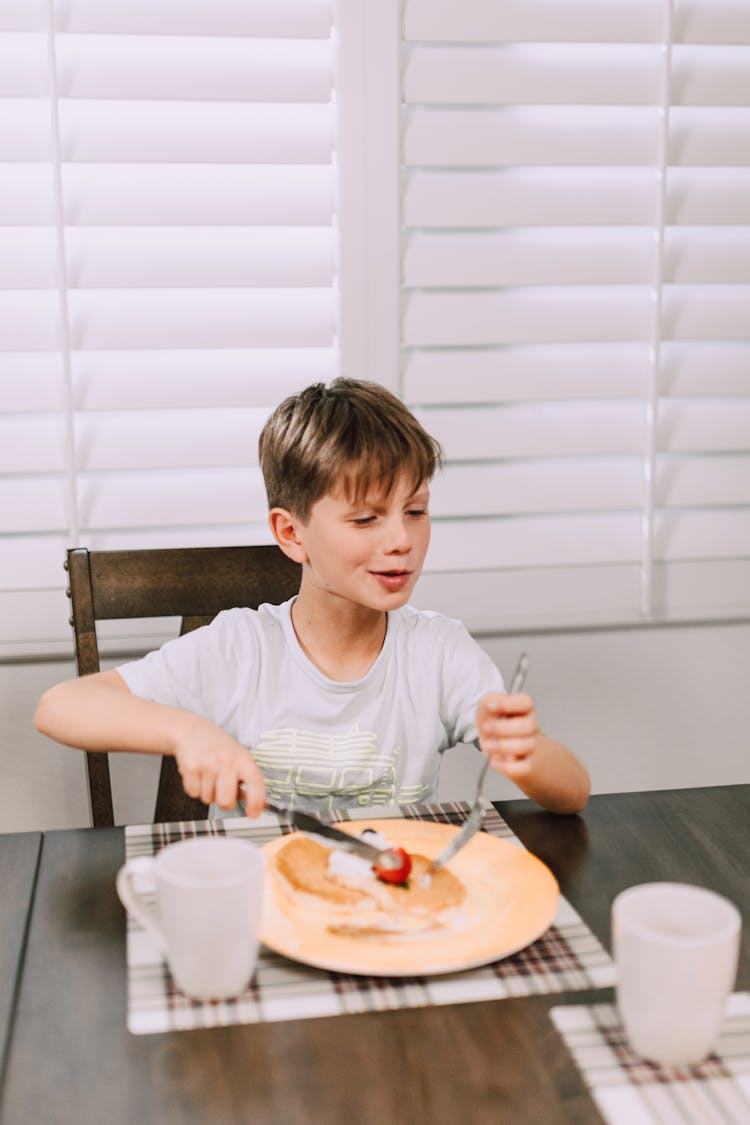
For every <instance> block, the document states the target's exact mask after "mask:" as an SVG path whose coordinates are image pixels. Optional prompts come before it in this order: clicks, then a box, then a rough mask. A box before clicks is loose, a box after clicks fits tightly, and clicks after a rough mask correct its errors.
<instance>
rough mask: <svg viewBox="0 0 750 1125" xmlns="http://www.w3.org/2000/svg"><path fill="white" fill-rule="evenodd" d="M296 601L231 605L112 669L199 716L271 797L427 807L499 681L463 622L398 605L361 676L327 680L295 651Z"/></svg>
mask: <svg viewBox="0 0 750 1125" xmlns="http://www.w3.org/2000/svg"><path fill="white" fill-rule="evenodd" d="M293 600H294V599H291V600H290V601H288V602H284V603H283V604H282V605H262V606H260V608H259V609H258V610H257V611H255V610H250V609H231V610H227V611H226V612H224V613H220V614H219V616H218V617H217V618H216V619H215V620H214V621H213V623H212V624H211V625H208V626H206V627H205V628H203V629H197V630H195V631H194V632H192V633H188V634H186V635H185V636H183V637H180V638H178V639H176V640H174V641H169V642H168V643H167V644H165V645H164V646H163V647H162V648H161V649H159V650H158V651H157V652H152V653H150V654H149V655H148V656H146V657H144V658H143V659H142V660H137V661H133V662H131V663H129V664H124V665H122V666H121V667H120V668H119V669H118V671H119V672H120V675H121V676H122V677H123V679H124V680H125V682H126V684H127V685H128V687H129V688H130V690H131V691H132V692H133V694H134V695H137V696H140V697H142V698H143V699H149V700H153V701H156V702H159V703H166V704H170V705H172V706H175V707H181V708H184V709H185V710H188V711H192V712H195V713H197V714H200V715H203V716H205V717H206V718H209V719H211V720H213V722H215V723H217V724H218V725H219V726H220V727H223V728H224V730H226V731H228V732H229V733H230V734H232V735H233V736H234V737H235V738H236V739H237V741H238V742H240V743H241V744H242V745H243V746H246V747H247V748H248V750H250V751H251V753H252V755H253V757H254V759H255V761H256V762H257V764H258V765H259V767H260V768H261V770H262V771H263V776H264V778H265V783H266V791H267V797H268V799H269V800H270V801H275V802H278V803H279V804H280V805H285V806H287V807H293V806H294V805H298V806H300V807H305V808H311V809H316V810H318V811H324V810H326V809H333V808H346V807H352V806H355V805H367V806H370V805H388V804H394V803H399V804H410V803H412V802H418V801H432V800H435V799H436V796H437V780H438V772H439V768H440V759H441V755H442V753H443V752H444V751H445V750H446V749H448V748H449V747H452V746H455V745H456V744H457V743H459V742H476V741H477V737H478V736H477V729H476V723H475V712H476V706H477V703H478V701H479V699H480V698H481V697H482V696H483V695H484V694H485V692H487V691H491V690H494V689H499V690H502V687H503V681H502V677H501V676H500V673H499V671H498V670H497V668H496V667H495V665H494V664H493V663H492V661H491V660H490V658H489V656H487V654H486V653H485V652H484V651H483V650H482V649H481V648H480V647H479V645H478V644H477V643H476V642H475V641H474V640H473V639H472V637H471V636H470V635H469V633H468V631H467V629H466V627H465V626H464V625H463V624H462V623H461V622H460V621H455V620H452V619H451V618H448V617H444V616H443V615H442V614H439V613H432V612H428V611H424V610H416V609H413V608H412V607H411V606H404V607H403V608H401V609H398V610H395V611H394V612H391V613H389V614H388V626H387V630H386V637H385V642H384V644H383V648H382V649H381V651H380V654H379V655H378V658H377V660H376V661H375V662H374V664H373V665H372V667H371V668H370V670H369V671H368V672H367V674H366V675H365V676H363V677H362V679H360V680H356V681H353V682H351V683H340V682H338V681H335V680H329V679H328V678H327V677H326V676H324V675H323V674H322V672H320V671H319V670H318V669H317V668H316V667H315V666H314V665H313V664H312V663H311V662H310V660H309V659H308V658H307V656H306V655H305V653H304V652H303V651H302V649H301V648H300V645H299V642H298V640H297V636H296V634H295V632H294V628H293V626H292V621H291V606H292V602H293Z"/></svg>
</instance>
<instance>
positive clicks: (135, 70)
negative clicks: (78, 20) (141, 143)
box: [57, 34, 332, 103]
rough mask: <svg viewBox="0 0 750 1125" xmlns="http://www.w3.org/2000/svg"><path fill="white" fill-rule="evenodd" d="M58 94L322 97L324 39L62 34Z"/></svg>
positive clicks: (326, 70) (327, 87) (327, 89)
mask: <svg viewBox="0 0 750 1125" xmlns="http://www.w3.org/2000/svg"><path fill="white" fill-rule="evenodd" d="M57 50H58V59H59V64H60V78H61V88H60V93H61V95H62V97H64V98H93V99H99V98H117V99H128V98H149V99H153V100H155V101H158V100H162V99H163V100H167V101H168V100H173V99H184V100H186V101H190V102H194V101H195V100H196V99H203V98H205V99H206V100H207V101H209V102H214V101H222V102H242V101H260V102H300V103H302V102H318V101H320V102H327V101H328V100H329V99H330V96H331V84H332V76H331V61H332V60H331V49H330V44H329V42H328V40H327V39H308V40H304V39H269V38H265V39H262V40H261V39H257V40H256V39H247V38H227V37H219V36H202V37H200V38H197V37H195V36H190V35H175V36H166V35H158V36H148V35H138V36H124V35H92V34H86V35H76V34H66V35H61V36H60V38H59V43H58V48H57Z"/></svg>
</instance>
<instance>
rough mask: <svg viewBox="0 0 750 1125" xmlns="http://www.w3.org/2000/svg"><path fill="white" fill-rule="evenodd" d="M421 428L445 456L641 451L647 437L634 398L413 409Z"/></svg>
mask: <svg viewBox="0 0 750 1125" xmlns="http://www.w3.org/2000/svg"><path fill="white" fill-rule="evenodd" d="M415 413H416V415H417V417H418V418H419V419H420V421H421V422H422V424H423V425H424V426H425V428H426V429H427V430H428V431H429V432H430V433H432V434H434V435H435V437H436V438H437V439H438V441H440V442H441V444H442V445H443V447H444V449H445V452H446V455H447V457H448V458H449V459H450V460H456V461H472V460H479V459H482V460H489V459H492V458H497V459H499V458H506V457H558V456H565V455H570V456H575V455H576V454H589V455H594V454H599V453H603V454H618V453H635V454H640V453H642V450H643V448H644V442H645V437H646V428H645V426H646V424H645V414H644V410H643V408H642V405H641V404H640V403H638V402H634V401H626V402H614V401H605V402H601V403H595V402H591V403H587V404H586V406H585V407H584V408H583V409H582V408H581V406H580V405H579V404H578V403H575V402H572V403H571V402H565V403H550V402H547V403H544V404H539V403H534V404H530V405H524V404H515V403H514V404H512V405H502V406H501V405H493V404H487V405H485V406H482V407H464V408H459V409H455V410H449V409H445V410H443V409H439V408H430V407H418V408H416V410H415Z"/></svg>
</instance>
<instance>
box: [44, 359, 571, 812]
mask: <svg viewBox="0 0 750 1125" xmlns="http://www.w3.org/2000/svg"><path fill="white" fill-rule="evenodd" d="M259 450H260V464H261V468H262V471H263V476H264V480H265V483H266V490H267V493H268V505H269V524H270V527H271V531H272V533H273V536H274V538H275V540H276V542H277V543H278V545H279V547H280V548H281V550H282V551H284V552H285V554H287V555H289V557H290V558H292V559H294V560H296V561H297V562H299V563H301V565H302V579H301V584H300V590H299V594H298V595H297V597H296V598H293V599H291V601H289V602H287V603H285V604H283V605H281V606H270V605H265V606H261V607H260V609H259V610H258V611H257V612H256V611H254V610H247V609H234V610H229V611H227V612H226V613H222V614H220V615H219V616H218V617H217V618H216V620H215V621H214V622H213V623H212V624H211V625H209V626H206V627H205V628H203V629H199V630H196V631H195V632H193V633H189V634H187V635H185V636H184V637H181V638H179V639H177V640H174V641H170V642H168V643H167V644H166V645H165V646H164V647H163V648H162V649H160V650H159V651H158V652H155V653H151V654H149V655H148V656H146V657H145V658H143V659H142V660H138V661H133V662H131V663H128V664H124V665H122V666H121V667H120V668H119V669H117V670H115V671H109V672H101V673H98V674H96V675H93V676H86V677H83V678H80V679H76V680H71V681H68V682H67V683H63V684H59V685H57V686H56V687H54V688H52V689H50V691H48V692H46V693H45V695H44V696H43V697H42V699H41V700H40V703H39V706H38V708H37V714H36V725H37V728H38V729H39V730H40V731H43V732H44V733H45V734H48V735H50V736H51V737H53V738H55V739H58V740H59V741H61V742H65V743H68V744H69V745H74V746H78V747H81V748H83V749H86V750H129V751H142V752H145V753H156V754H173V755H174V756H175V758H176V760H177V765H178V768H179V771H180V774H181V777H182V782H183V785H184V788H185V790H186V792H187V793H188V794H189V795H190V796H191V797H199V798H200V799H201V800H202V801H204V802H205V803H206V804H211V803H214V804H216V805H218V806H219V807H220V808H222V809H231V808H234V807H235V805H236V803H237V799H238V793H239V792H242V793H243V794H244V803H245V808H246V811H247V813H248V815H249V816H257V815H258V814H259V813H260V811H261V809H262V808H263V804H264V801H265V800H266V799H270V800H273V801H275V802H278V803H279V804H281V805H287V806H292V805H294V804H300V805H303V806H305V807H307V808H312V809H315V810H317V811H323V812H324V811H325V810H326V809H332V808H336V807H347V806H352V805H357V804H360V805H378V804H391V803H394V802H399V803H403V804H407V803H412V802H417V801H430V800H435V799H436V789H437V778H438V771H439V765H440V757H441V754H442V752H443V751H444V750H445V749H447V748H449V747H450V746H452V745H455V744H456V743H457V742H468V741H474V742H476V743H477V744H478V745H479V746H480V748H481V749H482V750H483V752H484V753H485V754H487V755H488V756H489V758H490V761H491V764H492V766H493V767H494V768H495V769H496V770H498V771H499V772H501V773H503V774H505V775H506V776H508V777H510V778H512V779H513V781H515V782H516V784H517V785H518V786H519V787H520V788H521V789H522V790H523V792H524V793H526V794H527V795H528V796H530V797H532V798H534V799H535V800H536V801H537V802H538V803H539V804H541V805H543V806H544V807H546V808H548V809H551V810H553V811H556V812H563V813H564V812H577V811H579V810H580V809H581V808H583V806H584V805H585V804H586V801H587V799H588V795H589V780H588V775H587V773H586V770H585V769H584V767H583V766H582V765H581V763H580V762H579V761H578V760H577V758H576V757H575V756H574V755H573V754H572V753H571V752H570V751H569V750H568V749H566V748H565V747H564V746H562V745H561V744H559V743H556V742H553V741H552V740H550V739H549V738H547V737H546V735H544V734H543V733H542V732H541V730H540V729H539V727H538V725H537V720H536V714H535V711H534V705H533V702H532V700H531V698H530V697H529V696H528V695H525V694H520V693H519V694H517V695H513V696H510V695H508V694H506V693H504V692H503V682H502V679H501V677H500V674H499V672H498V671H497V669H496V668H495V666H494V664H493V663H492V661H491V660H490V659H489V657H488V656H487V655H486V654H485V653H484V652H483V650H482V649H481V648H480V647H479V646H478V645H477V644H476V643H475V641H474V640H473V639H472V638H471V637H470V636H469V634H468V632H467V630H466V629H465V628H464V626H463V625H462V624H461V623H460V622H458V621H453V620H450V619H449V618H446V617H444V616H442V615H441V614H436V613H428V612H424V611H417V610H415V609H413V608H411V607H410V606H409V605H408V604H407V603H408V601H409V597H410V596H411V592H412V590H413V589H414V586H415V584H416V582H417V579H418V578H419V575H420V573H421V570H422V566H423V563H424V558H425V554H426V552H427V546H428V543H429V539H430V519H429V514H428V501H429V482H430V480H431V479H432V476H433V474H434V472H435V470H436V468H437V467H438V466H439V465H440V463H441V451H440V447H439V446H438V444H437V442H435V441H434V440H433V439H432V438H431V437H430V436H429V435H428V434H427V433H426V432H425V431H424V430H423V428H422V427H421V425H420V424H419V423H418V422H417V420H416V418H414V416H413V415H412V414H411V413H410V412H409V411H408V410H407V408H406V407H405V406H404V405H403V403H401V401H400V400H399V399H398V398H396V397H395V396H394V395H392V394H391V393H390V392H388V391H386V390H385V389H384V388H383V387H380V386H379V385H377V384H374V383H365V382H359V381H357V380H352V379H336V380H334V382H333V383H332V384H331V385H330V387H325V386H324V385H323V384H316V385H314V386H311V387H308V388H307V389H306V390H304V391H302V392H301V393H299V394H297V395H292V396H291V397H290V398H288V399H286V400H285V401H284V402H283V403H282V404H281V405H280V406H279V407H278V408H277V409H276V410H275V411H274V412H273V414H272V415H271V417H270V418H269V419H268V421H267V423H266V425H265V427H264V429H263V432H262V433H261V437H260V443H259ZM241 787H242V788H241Z"/></svg>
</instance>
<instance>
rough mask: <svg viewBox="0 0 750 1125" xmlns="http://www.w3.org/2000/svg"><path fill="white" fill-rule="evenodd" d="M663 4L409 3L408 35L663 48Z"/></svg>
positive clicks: (621, 0) (580, 0)
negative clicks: (655, 45) (652, 44)
mask: <svg viewBox="0 0 750 1125" xmlns="http://www.w3.org/2000/svg"><path fill="white" fill-rule="evenodd" d="M661 17H662V5H661V3H660V2H659V0H629V2H628V0H617V2H610V3H606V4H602V3H601V2H600V0H568V2H566V3H565V4H560V3H559V2H558V0H504V2H503V3H502V4H498V3H496V0H464V2H463V3H462V4H461V5H460V7H459V6H457V5H455V4H453V3H452V2H451V0H409V3H408V4H407V8H406V13H405V19H404V35H405V38H406V39H414V40H420V39H421V40H436V41H440V40H447V41H456V40H457V41H463V42H484V41H490V42H491V41H493V40H495V41H508V42H514V41H523V40H528V41H530V42H536V41H539V40H542V41H546V40H549V41H554V40H561V41H563V42H565V41H573V42H576V41H577V42H586V41H591V42H595V43H607V42H612V43H617V42H621V41H624V42H634V43H635V42H639V43H649V42H659V37H660V35H661V26H662V23H661Z"/></svg>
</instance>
